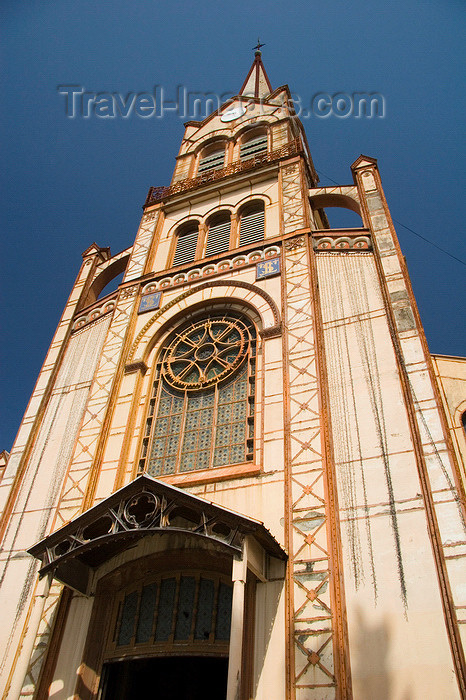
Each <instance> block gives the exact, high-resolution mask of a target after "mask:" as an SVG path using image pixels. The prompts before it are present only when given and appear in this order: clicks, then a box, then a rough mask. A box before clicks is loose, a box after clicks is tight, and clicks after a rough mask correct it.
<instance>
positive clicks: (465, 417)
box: [461, 411, 466, 433]
mask: <svg viewBox="0 0 466 700" xmlns="http://www.w3.org/2000/svg"><path fill="white" fill-rule="evenodd" d="M461 423H462V424H463V430H464V432H465V433H466V411H464V413H463V415H462V416H461Z"/></svg>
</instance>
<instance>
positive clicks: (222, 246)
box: [205, 211, 231, 256]
mask: <svg viewBox="0 0 466 700" xmlns="http://www.w3.org/2000/svg"><path fill="white" fill-rule="evenodd" d="M230 231H231V218H230V212H229V211H221V212H218V213H217V214H214V216H212V218H211V219H210V220H209V223H208V232H207V245H206V251H205V254H206V256H209V255H216V254H217V253H224V252H225V251H226V250H229V248H230Z"/></svg>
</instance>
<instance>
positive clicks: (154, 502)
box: [28, 474, 286, 594]
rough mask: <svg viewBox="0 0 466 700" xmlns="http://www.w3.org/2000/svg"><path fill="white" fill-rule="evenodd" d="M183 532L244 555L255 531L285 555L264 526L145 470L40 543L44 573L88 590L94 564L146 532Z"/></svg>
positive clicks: (35, 550) (269, 549) (270, 550)
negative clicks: (149, 474)
mask: <svg viewBox="0 0 466 700" xmlns="http://www.w3.org/2000/svg"><path fill="white" fill-rule="evenodd" d="M170 533H183V534H184V535H185V536H186V537H189V538H193V537H194V538H201V539H202V540H204V541H208V542H210V543H211V544H214V545H215V546H216V547H218V548H220V549H222V550H223V551H226V552H229V553H230V554H231V555H232V556H234V555H236V556H241V554H242V545H243V540H244V538H245V537H246V536H252V537H253V538H254V539H255V540H256V541H257V543H258V544H259V545H260V546H261V547H262V548H263V549H264V551H265V552H266V553H267V554H269V555H270V556H272V557H275V558H277V559H281V560H284V559H286V554H285V552H284V551H283V549H282V548H281V547H280V545H279V544H278V542H277V541H276V540H275V538H274V537H273V536H272V535H271V534H270V532H269V531H268V530H267V529H266V528H265V527H264V525H263V524H262V523H261V522H259V521H257V520H252V519H251V518H246V517H244V516H242V515H239V514H238V513H235V512H234V511H231V510H228V509H227V508H222V507H221V506H217V505H214V504H213V503H210V502H209V501H206V500H204V499H203V498H199V497H198V496H193V495H192V494H189V493H186V492H185V491H183V490H181V489H178V488H176V487H175V486H170V485H169V484H166V483H163V482H161V481H158V480H157V479H154V478H152V477H151V476H148V475H147V474H143V475H141V476H138V477H137V478H136V479H135V480H134V481H132V482H131V483H129V484H127V485H126V486H123V488H121V489H119V490H118V491H116V492H115V493H113V494H112V495H111V496H109V497H108V498H106V499H105V500H103V501H101V502H100V503H98V504H97V505H96V506H93V507H92V508H90V509H89V510H88V511H86V512H85V513H83V514H82V515H79V516H78V517H77V518H75V519H74V520H72V521H71V522H70V523H68V524H67V525H65V526H64V527H62V528H60V530H57V531H56V532H53V533H52V534H51V535H49V536H48V537H46V538H45V539H43V540H41V542H38V543H37V544H35V545H34V546H33V547H31V549H29V550H28V551H29V553H30V554H32V555H33V556H34V557H36V558H37V559H40V560H41V561H42V567H41V569H40V572H39V573H40V575H41V576H43V575H45V574H47V573H50V572H53V574H54V576H55V577H56V578H57V579H58V580H60V581H61V582H62V583H64V584H66V585H67V586H70V587H71V588H74V589H75V590H78V591H80V592H81V593H84V594H87V593H88V591H89V587H90V584H91V581H92V574H93V572H94V570H95V569H97V568H98V567H99V566H101V565H102V564H104V563H105V562H106V561H108V560H109V559H111V558H112V557H113V556H115V555H116V554H119V553H121V552H123V551H124V550H125V549H127V548H128V547H131V546H133V545H134V544H135V543H136V542H137V541H138V540H140V539H141V538H143V537H147V536H163V535H167V534H170Z"/></svg>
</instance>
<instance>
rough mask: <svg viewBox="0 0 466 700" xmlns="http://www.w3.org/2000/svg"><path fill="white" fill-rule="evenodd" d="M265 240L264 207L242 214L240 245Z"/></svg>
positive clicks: (259, 206) (258, 206) (256, 207)
mask: <svg viewBox="0 0 466 700" xmlns="http://www.w3.org/2000/svg"><path fill="white" fill-rule="evenodd" d="M263 239H264V206H263V205H257V206H255V207H254V208H251V209H248V210H246V211H245V212H244V213H243V214H241V218H240V225H239V244H240V246H242V245H247V244H248V243H256V242H257V241H262V240H263Z"/></svg>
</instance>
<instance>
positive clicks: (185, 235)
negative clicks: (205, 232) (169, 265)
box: [173, 226, 198, 266]
mask: <svg viewBox="0 0 466 700" xmlns="http://www.w3.org/2000/svg"><path fill="white" fill-rule="evenodd" d="M197 236H198V228H197V226H196V228H190V229H188V230H186V231H183V232H181V233H180V234H178V240H177V242H176V250H175V257H174V258H173V266H175V265H182V264H183V263H189V262H193V261H194V258H195V257H196V247H197Z"/></svg>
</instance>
